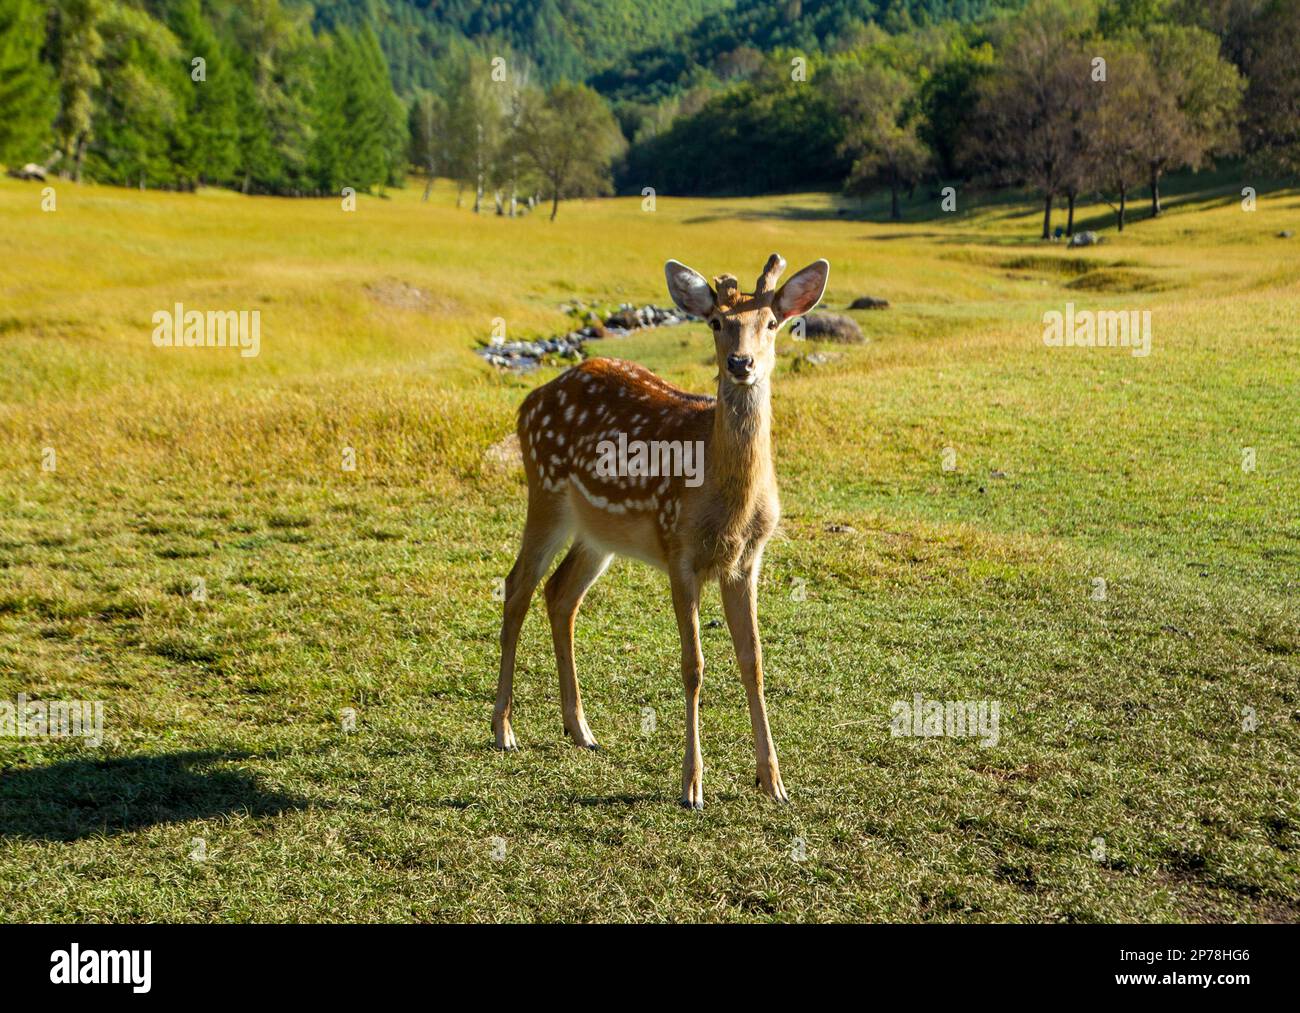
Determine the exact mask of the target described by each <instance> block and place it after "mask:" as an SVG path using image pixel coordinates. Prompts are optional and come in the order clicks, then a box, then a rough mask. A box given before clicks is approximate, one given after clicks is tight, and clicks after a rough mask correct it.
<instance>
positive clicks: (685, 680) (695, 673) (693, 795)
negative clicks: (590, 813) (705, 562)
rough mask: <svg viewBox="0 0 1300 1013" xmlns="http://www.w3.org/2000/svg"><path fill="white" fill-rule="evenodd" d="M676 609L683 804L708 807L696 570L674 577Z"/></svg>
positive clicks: (702, 653)
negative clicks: (679, 643)
mask: <svg viewBox="0 0 1300 1013" xmlns="http://www.w3.org/2000/svg"><path fill="white" fill-rule="evenodd" d="M671 582H672V589H673V611H674V612H675V613H676V614H677V632H678V634H679V635H680V636H681V640H682V687H683V688H684V689H685V691H686V755H685V757H684V758H683V759H682V805H684V806H686V807H687V808H688V809H703V808H704V757H703V756H702V755H701V753H700V684H701V683H702V682H703V681H704V652H703V651H701V650H700V585H699V581H698V580H697V579H696V577H695V575H694V574H693V573H686V574H677V575H674V576H673V577H672V578H671Z"/></svg>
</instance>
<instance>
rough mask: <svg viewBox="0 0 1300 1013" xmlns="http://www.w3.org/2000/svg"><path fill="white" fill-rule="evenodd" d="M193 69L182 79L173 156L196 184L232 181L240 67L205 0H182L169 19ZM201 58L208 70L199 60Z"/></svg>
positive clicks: (184, 61) (236, 149)
mask: <svg viewBox="0 0 1300 1013" xmlns="http://www.w3.org/2000/svg"><path fill="white" fill-rule="evenodd" d="M168 24H169V25H170V27H171V29H172V31H173V32H174V33H175V35H176V38H177V41H178V43H179V45H180V50H181V55H182V61H181V62H182V64H183V65H185V66H186V69H187V70H188V73H185V74H184V77H183V80H181V81H180V88H181V116H180V121H179V123H178V126H177V129H176V130H175V131H174V132H173V141H172V150H173V153H174V155H173V158H174V161H175V163H176V165H177V169H178V171H179V172H180V173H181V174H182V175H184V176H186V177H188V179H187V181H188V182H189V183H190V184H197V183H209V184H211V183H230V182H232V181H233V180H234V178H235V171H236V168H237V167H238V165H239V146H238V145H239V107H238V100H239V92H238V84H237V81H236V77H237V74H238V69H237V67H236V64H235V61H234V59H233V58H232V56H231V53H230V50H229V47H228V46H227V45H226V44H225V42H224V41H223V40H222V39H221V38H220V37H219V36H218V34H217V32H216V30H215V29H214V27H213V26H212V24H211V22H209V21H208V20H207V19H206V18H205V17H204V16H203V8H202V5H201V4H200V2H199V0H176V2H175V6H174V8H173V11H172V15H171V18H170V19H169V21H168ZM196 59H201V60H202V61H203V63H202V64H200V66H201V68H202V73H201V74H200V73H199V72H198V68H196V67H195V66H194V63H193V61H194V60H196Z"/></svg>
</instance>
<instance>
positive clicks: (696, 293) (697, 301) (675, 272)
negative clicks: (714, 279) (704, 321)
mask: <svg viewBox="0 0 1300 1013" xmlns="http://www.w3.org/2000/svg"><path fill="white" fill-rule="evenodd" d="M664 276H665V277H666V278H667V279H668V294H669V295H670V296H672V297H673V302H675V303H676V304H677V308H678V309H680V310H682V311H683V312H686V313H691V314H694V315H695V316H697V317H707V316H708V315H709V314H710V313H712V312H713V307H714V304H715V302H716V300H715V297H714V294H713V289H712V288H711V287H710V286H709V283H708V282H707V281H705V280H704V275H702V274H700V273H699V272H698V271H692V270H691V269H690V268H689V267H687V266H686V265H685V264H683V263H681V262H680V261H677V260H670V261H668V263H666V264H665V265H664Z"/></svg>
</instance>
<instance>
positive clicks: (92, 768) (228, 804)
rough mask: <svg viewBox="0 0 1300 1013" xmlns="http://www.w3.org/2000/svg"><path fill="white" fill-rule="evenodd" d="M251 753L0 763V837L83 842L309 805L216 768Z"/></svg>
mask: <svg viewBox="0 0 1300 1013" xmlns="http://www.w3.org/2000/svg"><path fill="white" fill-rule="evenodd" d="M247 758H248V754H234V753H222V752H211V751H208V752H186V753H165V754H162V755H158V756H128V757H121V758H116V759H109V760H90V759H76V760H64V761H62V762H60V763H54V764H51V765H49V766H45V767H33V768H31V769H3V768H0V839H4V838H20V839H29V840H44V841H77V840H81V839H82V838H85V837H90V836H93V835H96V834H118V833H124V832H127V831H131V830H140V829H143V828H145V827H151V826H157V825H160V824H163V823H182V822H185V821H188V820H198V819H207V818H209V817H212V816H226V815H231V814H234V813H246V814H247V815H249V816H274V815H276V814H278V813H281V812H285V811H287V810H292V809H301V808H304V807H305V806H307V805H308V802H307V800H306V799H299V798H293V797H292V796H289V795H283V794H280V793H278V792H268V791H264V790H262V789H261V788H260V787H259V786H258V783H257V778H256V777H255V776H254V775H252V774H250V773H248V772H246V771H243V770H229V769H217V768H215V767H214V764H218V763H223V762H227V761H232V760H242V759H247Z"/></svg>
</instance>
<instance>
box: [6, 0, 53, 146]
mask: <svg viewBox="0 0 1300 1013" xmlns="http://www.w3.org/2000/svg"><path fill="white" fill-rule="evenodd" d="M44 40H45V17H44V5H42V4H39V3H37V2H36V0H0V160H2V161H6V162H12V163H18V164H22V163H23V162H26V161H29V160H41V159H43V158H44V156H45V155H47V154H49V149H48V144H49V141H50V123H51V121H52V120H53V118H54V111H55V109H56V103H55V98H56V96H55V91H54V78H53V75H52V74H51V73H50V70H49V68H48V67H46V66H45V64H43V63H41V58H40V53H41V45H42V43H43V42H44Z"/></svg>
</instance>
